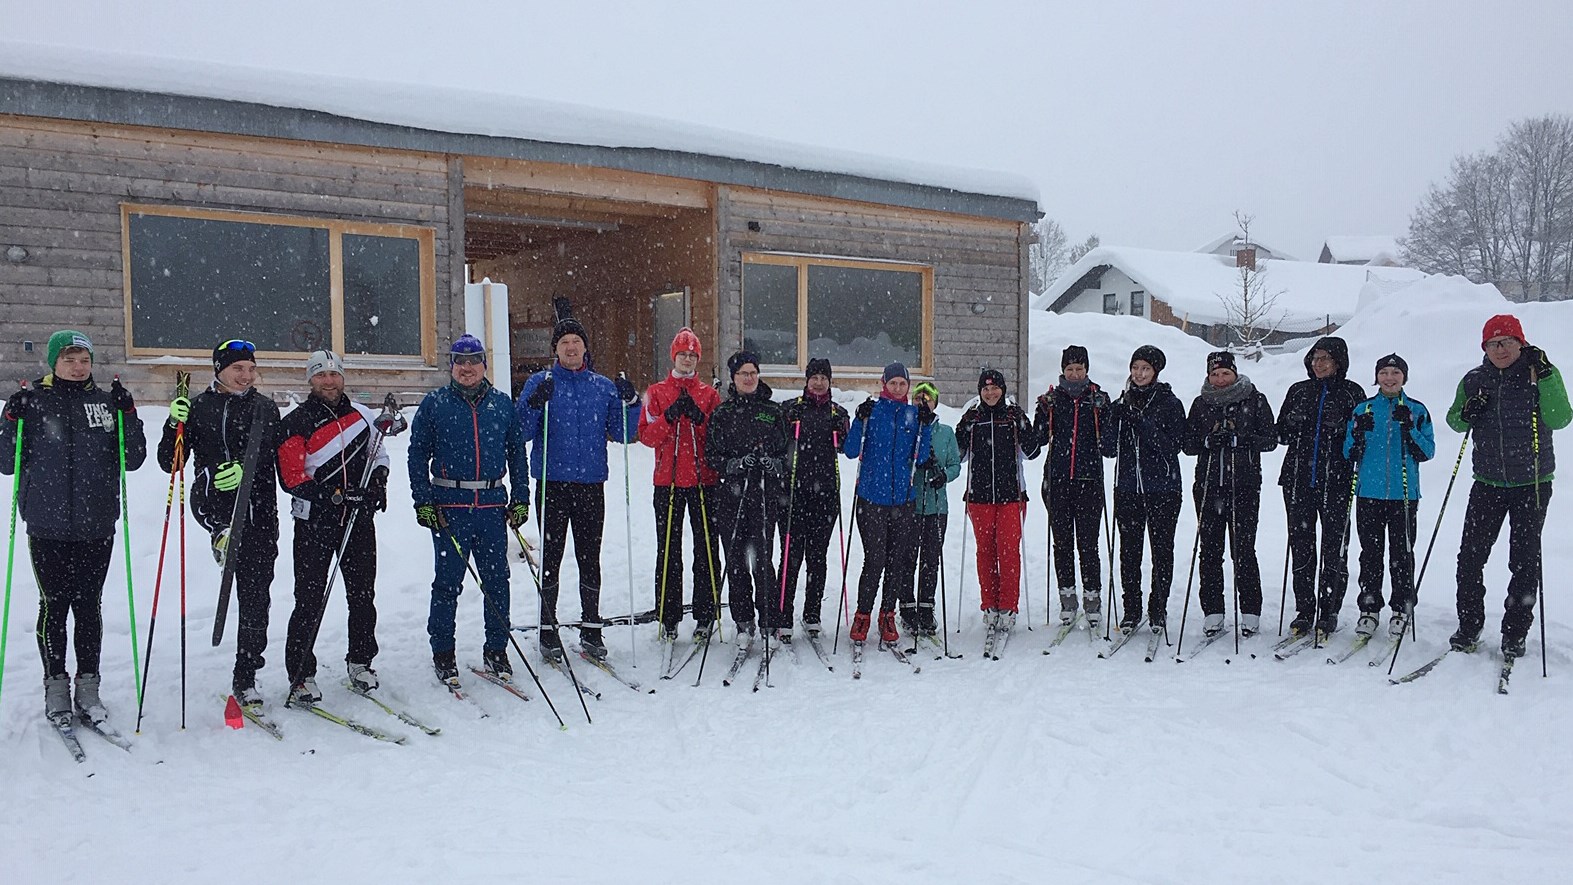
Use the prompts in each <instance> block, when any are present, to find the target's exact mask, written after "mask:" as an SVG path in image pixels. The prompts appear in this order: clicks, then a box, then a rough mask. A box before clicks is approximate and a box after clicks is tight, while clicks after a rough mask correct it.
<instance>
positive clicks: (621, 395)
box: [612, 375, 639, 406]
mask: <svg viewBox="0 0 1573 885" xmlns="http://www.w3.org/2000/svg"><path fill="white" fill-rule="evenodd" d="M612 386H613V387H615V388H617V398H618V399H620V400H622V401H623V404H624V405H628V406H631V405H633V404H634V403H635V402H637V401H638V400H639V391H637V390H635V389H634V383H633V382H632V381H629V380H628V379H627V378H624V377H623V376H621V375H618V376H617V380H616V381H613V382H612Z"/></svg>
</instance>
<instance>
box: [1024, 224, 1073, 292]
mask: <svg viewBox="0 0 1573 885" xmlns="http://www.w3.org/2000/svg"><path fill="white" fill-rule="evenodd" d="M1032 232H1033V233H1034V234H1035V235H1036V236H1037V242H1035V243H1033V244H1032V245H1031V246H1030V247H1028V249H1027V261H1028V267H1029V272H1030V274H1031V279H1030V280H1029V281H1028V282H1029V283H1030V284H1031V287H1032V291H1034V292H1043V291H1045V290H1046V289H1048V288H1049V284H1050V283H1052V282H1054V280H1055V278H1056V277H1058V276H1059V275H1060V274H1061V273H1062V272H1064V270H1065V268H1067V267H1070V266H1071V260H1072V259H1071V257H1070V246H1069V243H1067V242H1066V239H1065V228H1063V227H1060V223H1059V222H1058V221H1055V220H1054V219H1052V218H1047V217H1045V218H1040V219H1038V221H1037V223H1036V224H1034V225H1033V226H1032Z"/></svg>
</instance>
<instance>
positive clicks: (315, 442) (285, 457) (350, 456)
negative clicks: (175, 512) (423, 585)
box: [278, 350, 388, 703]
mask: <svg viewBox="0 0 1573 885" xmlns="http://www.w3.org/2000/svg"><path fill="white" fill-rule="evenodd" d="M306 383H307V384H309V385H310V386H311V395H310V396H308V397H306V401H305V402H303V403H301V404H300V405H299V406H296V407H295V409H294V410H293V411H291V412H290V413H289V415H288V416H287V417H285V418H284V424H283V431H282V433H281V435H282V436H283V442H282V443H280V445H279V449H278V462H279V482H280V483H282V484H283V486H284V490H285V491H287V492H289V494H290V515H291V516H293V517H294V524H295V612H294V614H292V615H290V619H289V638H288V639H287V640H286V641H285V643H284V667H285V669H286V670H288V671H289V684H290V700H292V701H302V702H305V703H316V702H317V701H320V700H322V692H320V691H318V690H317V681H316V679H315V678H313V677H314V676H315V674H316V672H317V656H316V654H315V653H314V651H313V643H314V641H315V640H316V638H317V630H318V627H319V625H320V624H321V623H322V618H323V615H324V611H323V608H324V602H325V600H324V599H323V592H324V590H325V588H326V583H327V581H328V570H329V569H330V568H331V567H332V563H333V557H334V555H335V554H337V553H338V550H339V546H340V544H343V545H344V558H343V559H342V560H341V561H340V562H339V566H338V568H339V571H341V572H342V573H343V574H344V598H345V599H346V600H347V602H348V605H349V632H350V637H349V653H348V654H347V655H346V656H345V658H344V662H345V665H346V667H347V669H348V671H349V677H350V680H351V681H352V682H353V683H354V686H353V687H354V688H357V689H358V690H360V691H371V690H372V689H375V688H376V687H377V673H376V671H374V670H372V669H371V660H372V658H373V657H375V656H376V654H377V606H376V601H375V599H376V582H377V534H376V530H375V529H374V528H373V526H372V516H373V515H374V514H375V513H376V512H377V511H379V510H387V509H388V453H387V452H386V451H384V450H383V448H382V445H381V434H380V433H379V432H378V431H377V430H375V429H374V427H373V425H374V422H375V421H376V420H377V415H376V413H374V412H373V411H371V410H370V409H368V408H366V407H365V406H362V405H359V404H358V403H355V402H354V401H352V400H351V399H350V398H349V397H347V396H345V395H344V363H343V361H341V360H340V359H339V355H338V354H336V353H334V352H333V351H331V350H319V351H316V352H315V353H313V354H312V355H311V356H309V357H307V358H306ZM373 449H375V451H373ZM368 459H371V460H372V464H373V467H372V470H371V473H370V475H369V476H368V475H367V473H366V462H367V460H368ZM363 477H365V478H366V482H364V483H363V482H362V478H363ZM352 513H353V514H354V515H355V522H354V525H353V526H351V525H350V516H351V514H352ZM346 529H348V530H349V538H348V539H347V540H348V543H344V542H345V541H346V538H345V531H346Z"/></svg>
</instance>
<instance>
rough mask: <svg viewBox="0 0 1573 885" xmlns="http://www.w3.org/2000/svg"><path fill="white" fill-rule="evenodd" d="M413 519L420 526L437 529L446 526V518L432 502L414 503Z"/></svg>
mask: <svg viewBox="0 0 1573 885" xmlns="http://www.w3.org/2000/svg"><path fill="white" fill-rule="evenodd" d="M415 521H416V522H417V523H419V524H420V525H421V526H423V527H425V528H428V529H431V530H432V531H434V532H435V531H437V530H439V529H445V528H447V527H448V520H447V518H446V517H444V516H443V515H442V511H441V510H438V509H437V507H436V505H434V504H416V505H415Z"/></svg>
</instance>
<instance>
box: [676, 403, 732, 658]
mask: <svg viewBox="0 0 1573 885" xmlns="http://www.w3.org/2000/svg"><path fill="white" fill-rule="evenodd" d="M688 438H689V439H690V440H691V441H692V443H693V447H694V480H695V482H697V483H698V484H699V521H700V522H702V523H704V527H705V561H706V563H707V564H708V565H709V569H710V603H711V605H712V607H713V609H714V612H713V614H711V616H710V624H707V625H706V627H709V626H711V625H714V627H715V633H716V640H717V641H724V640H723V639H722V636H721V585H720V583H718V582H717V581H716V575H715V542H714V541H713V540H712V539H711V537H710V508H709V507H708V505H707V504H706V503H705V483H704V476H703V474H702V472H701V471H702V469H703V468H702V465H701V464H700V461H699V431H698V430H696V429H695V428H694V425H693V422H689V424H688ZM674 465H675V461H674ZM674 474H675V466H674ZM668 521H670V519H669V520H668ZM722 578H723V579H725V575H723V576H722ZM694 620H695V621H696V622H697V621H698V620H699V618H698V617H695V618H694ZM706 632H707V635H708V630H707V631H706ZM709 656H710V640H709V639H708V638H706V639H705V647H704V648H702V649H700V651H699V677H698V678H697V679H695V680H694V687H695V688H697V687H699V682H700V680H702V679H704V678H705V659H706V658H708V657H709Z"/></svg>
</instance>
